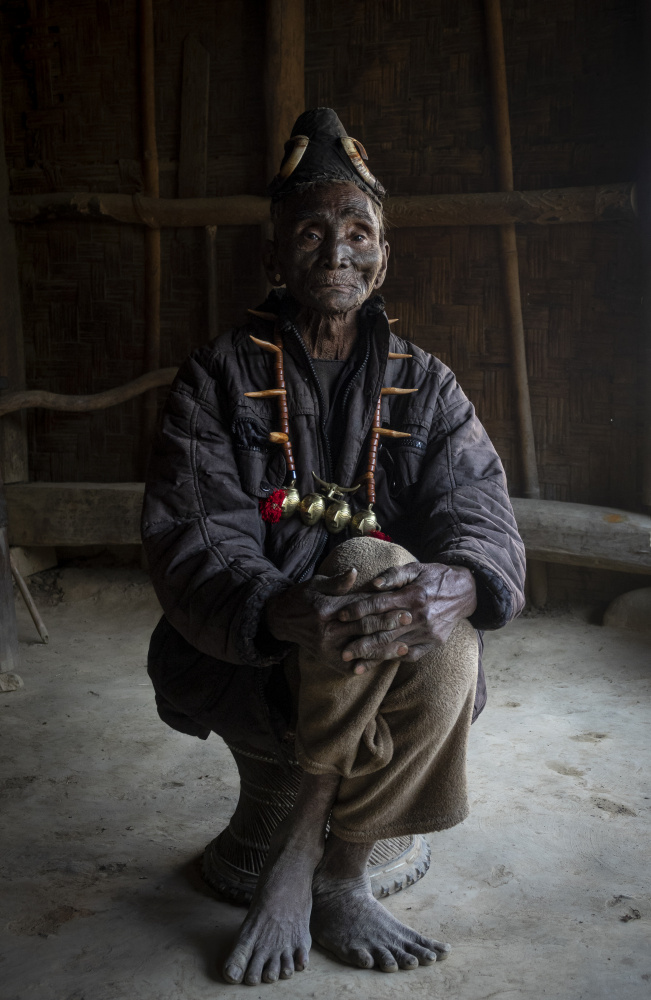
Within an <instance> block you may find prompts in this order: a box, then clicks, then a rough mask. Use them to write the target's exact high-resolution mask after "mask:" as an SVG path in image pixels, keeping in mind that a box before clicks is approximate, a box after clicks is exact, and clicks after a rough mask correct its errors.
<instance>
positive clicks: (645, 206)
mask: <svg viewBox="0 0 651 1000" xmlns="http://www.w3.org/2000/svg"><path fill="white" fill-rule="evenodd" d="M644 52H645V55H646V59H645V60H644V67H645V74H644V89H643V91H642V93H643V94H646V99H643V101H642V106H643V108H644V112H645V113H644V126H645V142H644V156H643V158H642V165H641V166H642V168H641V170H640V188H641V191H640V201H641V203H642V204H641V207H642V211H641V213H640V214H641V217H642V218H641V221H642V226H641V232H642V247H643V253H644V258H643V265H642V266H643V271H642V274H643V279H642V280H643V282H644V285H643V288H644V291H643V293H642V323H643V329H642V337H643V338H644V339H643V347H642V357H641V359H640V360H641V361H642V364H643V373H642V378H643V380H644V381H643V383H642V384H643V391H642V421H643V426H642V503H643V505H644V506H645V507H646V509H647V510H648V511H651V9H650V8H649V5H648V4H646V6H645V17H644Z"/></svg>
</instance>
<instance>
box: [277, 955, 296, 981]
mask: <svg viewBox="0 0 651 1000" xmlns="http://www.w3.org/2000/svg"><path fill="white" fill-rule="evenodd" d="M299 971H300V970H299ZM293 975H294V956H293V955H292V953H291V951H287V950H286V949H285V951H283V953H282V955H281V956H280V978H281V979H291V978H292V976H293Z"/></svg>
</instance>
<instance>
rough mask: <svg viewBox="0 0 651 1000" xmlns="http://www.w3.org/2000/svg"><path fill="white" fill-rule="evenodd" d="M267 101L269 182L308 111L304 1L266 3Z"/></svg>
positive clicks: (288, 0) (286, 0)
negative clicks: (290, 138) (302, 114)
mask: <svg viewBox="0 0 651 1000" xmlns="http://www.w3.org/2000/svg"><path fill="white" fill-rule="evenodd" d="M264 100H265V117H266V126H267V181H270V180H271V179H272V177H274V176H275V175H276V174H277V173H278V167H279V166H280V161H281V159H282V157H283V153H284V147H285V143H286V142H287V140H288V139H289V135H290V132H291V130H292V125H293V124H294V122H295V121H296V119H297V118H298V116H299V115H300V114H301V112H302V111H304V110H305V0H267V24H266V44H265V66H264Z"/></svg>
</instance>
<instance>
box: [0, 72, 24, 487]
mask: <svg viewBox="0 0 651 1000" xmlns="http://www.w3.org/2000/svg"><path fill="white" fill-rule="evenodd" d="M1 109H2V78H1V76H0V379H2V382H1V383H0V387H2V388H5V389H8V390H10V391H12V390H17V389H24V388H25V352H24V348H23V325H22V318H21V312H20V285H19V283H18V255H17V253H16V234H15V231H14V227H13V225H12V223H11V222H9V211H8V198H9V171H8V169H7V162H6V159H5V145H4V128H3V125H2V117H1ZM0 474H1V475H2V478H3V479H4V481H5V482H6V483H20V482H24V481H25V480H26V479H27V478H28V473H27V433H26V430H25V414H24V412H19V413H11V414H8V415H7V416H5V417H3V418H2V419H1V420H0Z"/></svg>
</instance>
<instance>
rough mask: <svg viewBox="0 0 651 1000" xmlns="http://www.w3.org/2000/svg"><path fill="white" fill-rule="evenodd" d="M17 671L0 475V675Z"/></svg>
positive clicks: (9, 569)
mask: <svg viewBox="0 0 651 1000" xmlns="http://www.w3.org/2000/svg"><path fill="white" fill-rule="evenodd" d="M17 669H18V630H17V628H16V605H15V603H14V588H13V584H12V582H11V562H10V557H9V535H8V532H7V505H6V503H5V498H4V488H3V483H2V476H1V475H0V673H3V674H4V673H12V672H14V671H15V670H17Z"/></svg>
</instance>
